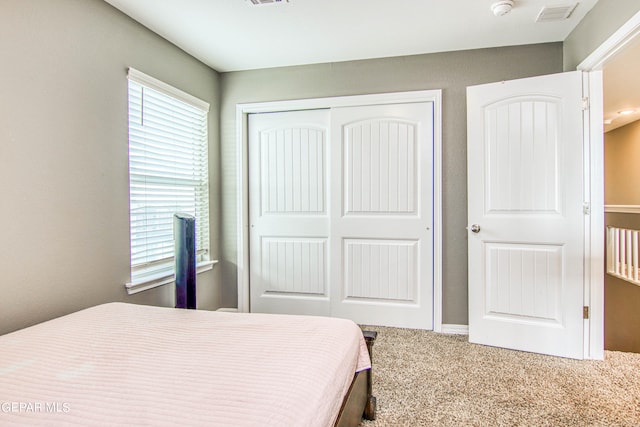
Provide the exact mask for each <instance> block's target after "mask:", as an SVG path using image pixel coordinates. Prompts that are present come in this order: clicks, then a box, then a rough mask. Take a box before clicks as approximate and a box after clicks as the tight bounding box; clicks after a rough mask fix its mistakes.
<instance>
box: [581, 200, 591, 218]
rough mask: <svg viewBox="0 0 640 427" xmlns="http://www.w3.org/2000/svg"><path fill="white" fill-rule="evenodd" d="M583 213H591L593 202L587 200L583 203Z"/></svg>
mask: <svg viewBox="0 0 640 427" xmlns="http://www.w3.org/2000/svg"><path fill="white" fill-rule="evenodd" d="M582 213H583V214H585V215H591V203H588V202H585V203H583V204H582Z"/></svg>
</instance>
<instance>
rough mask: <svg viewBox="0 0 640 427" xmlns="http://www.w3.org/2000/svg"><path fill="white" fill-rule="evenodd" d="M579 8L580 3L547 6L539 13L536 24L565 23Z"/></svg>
mask: <svg viewBox="0 0 640 427" xmlns="http://www.w3.org/2000/svg"><path fill="white" fill-rule="evenodd" d="M577 6H578V3H571V4H563V5H551V6H545V7H543V8H542V10H540V13H538V16H537V18H536V22H554V21H564V20H565V19H568V18H569V17H570V16H571V14H572V13H573V11H574V10H575V9H576V7H577Z"/></svg>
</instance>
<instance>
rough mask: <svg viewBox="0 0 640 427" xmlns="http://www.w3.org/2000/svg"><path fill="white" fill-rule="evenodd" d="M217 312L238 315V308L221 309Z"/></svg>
mask: <svg viewBox="0 0 640 427" xmlns="http://www.w3.org/2000/svg"><path fill="white" fill-rule="evenodd" d="M216 311H222V312H225V313H237V312H238V309H237V308H219V309H217V310H216Z"/></svg>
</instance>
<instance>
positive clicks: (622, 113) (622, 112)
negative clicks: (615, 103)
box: [618, 108, 636, 116]
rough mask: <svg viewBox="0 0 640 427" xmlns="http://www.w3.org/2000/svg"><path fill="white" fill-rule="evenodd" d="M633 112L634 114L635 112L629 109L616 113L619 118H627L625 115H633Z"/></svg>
mask: <svg viewBox="0 0 640 427" xmlns="http://www.w3.org/2000/svg"><path fill="white" fill-rule="evenodd" d="M635 112H636V110H635V109H633V108H630V109H628V110H622V111H618V114H620V115H621V116H627V115H629V114H633V113H635Z"/></svg>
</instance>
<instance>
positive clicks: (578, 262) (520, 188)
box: [467, 72, 584, 358]
mask: <svg viewBox="0 0 640 427" xmlns="http://www.w3.org/2000/svg"><path fill="white" fill-rule="evenodd" d="M582 96H583V95H582V75H581V73H580V72H571V73H563V74H556V75H549V76H541V77H534V78H528V79H522V80H514V81H508V82H501V83H493V84H487V85H481V86H474V87H469V88H468V89H467V106H468V107H467V108H468V110H467V113H468V117H467V125H468V137H467V138H468V146H467V153H468V159H467V162H468V164H467V166H468V220H469V340H470V341H471V342H474V343H478V344H486V345H492V346H498V347H505V348H512V349H517V350H524V351H531V352H537V353H544V354H551V355H558V356H564V357H572V358H583V328H584V320H583V313H582V308H583V268H584V256H583V254H584V246H583V245H584V243H583V238H584V209H583V200H584V199H583V161H584V160H583V123H582V116H583V111H582Z"/></svg>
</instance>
